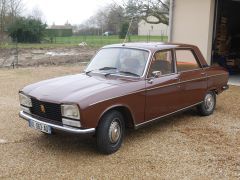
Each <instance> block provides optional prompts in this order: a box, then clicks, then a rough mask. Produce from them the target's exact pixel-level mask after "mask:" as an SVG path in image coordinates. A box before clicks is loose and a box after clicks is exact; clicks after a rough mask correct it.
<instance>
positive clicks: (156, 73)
mask: <svg viewBox="0 0 240 180" xmlns="http://www.w3.org/2000/svg"><path fill="white" fill-rule="evenodd" d="M161 75H162V72H161V71H153V72H152V76H153V77H154V78H159V77H160V76H161Z"/></svg>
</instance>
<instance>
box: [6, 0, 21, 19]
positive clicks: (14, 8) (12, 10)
mask: <svg viewBox="0 0 240 180" xmlns="http://www.w3.org/2000/svg"><path fill="white" fill-rule="evenodd" d="M8 1H9V17H10V19H11V23H13V22H14V20H15V19H16V17H18V16H19V15H20V14H21V13H22V10H23V3H22V0H8Z"/></svg>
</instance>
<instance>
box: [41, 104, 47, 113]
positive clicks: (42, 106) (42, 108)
mask: <svg viewBox="0 0 240 180" xmlns="http://www.w3.org/2000/svg"><path fill="white" fill-rule="evenodd" d="M40 110H41V112H42V113H45V112H46V109H45V107H44V105H42V104H41V105H40Z"/></svg>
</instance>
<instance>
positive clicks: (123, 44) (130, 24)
mask: <svg viewBox="0 0 240 180" xmlns="http://www.w3.org/2000/svg"><path fill="white" fill-rule="evenodd" d="M133 18H134V16H132V18H131V21H130V23H129V26H128V30H127V33H126V35H125V39H124V40H123V43H122V46H125V42H126V41H127V37H128V35H129V31H130V28H131V26H132V22H133Z"/></svg>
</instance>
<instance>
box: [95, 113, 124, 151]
mask: <svg viewBox="0 0 240 180" xmlns="http://www.w3.org/2000/svg"><path fill="white" fill-rule="evenodd" d="M124 133H125V123H124V119H123V115H122V114H121V113H120V112H118V111H115V110H114V111H110V112H108V113H106V114H105V115H104V116H103V117H102V118H101V120H100V123H99V125H98V128H97V133H96V134H97V148H98V150H99V151H100V152H101V153H103V154H112V153H114V152H116V151H117V150H118V149H119V148H120V147H121V145H122V142H123V137H124Z"/></svg>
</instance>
